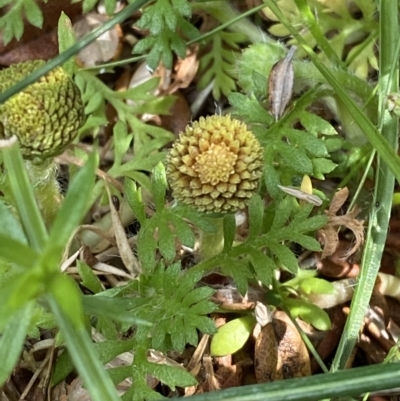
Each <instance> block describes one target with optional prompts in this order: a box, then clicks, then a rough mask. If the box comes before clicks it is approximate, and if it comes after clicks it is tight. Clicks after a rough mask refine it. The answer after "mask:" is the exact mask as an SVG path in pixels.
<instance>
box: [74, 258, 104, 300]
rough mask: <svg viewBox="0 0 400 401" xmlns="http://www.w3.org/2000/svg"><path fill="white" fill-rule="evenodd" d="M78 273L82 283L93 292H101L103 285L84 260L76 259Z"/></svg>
mask: <svg viewBox="0 0 400 401" xmlns="http://www.w3.org/2000/svg"><path fill="white" fill-rule="evenodd" d="M76 267H77V269H78V273H79V275H80V276H81V279H82V285H83V286H84V287H86V288H87V289H89V290H90V291H92V292H93V293H97V292H102V291H103V287H102V285H101V281H100V280H99V279H98V277H97V276H96V275H95V274H94V273H93V270H92V269H91V268H90V267H89V266H88V265H87V264H86V263H84V262H82V261H80V260H78V261H77V263H76Z"/></svg>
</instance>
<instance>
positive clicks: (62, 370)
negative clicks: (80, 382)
mask: <svg viewBox="0 0 400 401" xmlns="http://www.w3.org/2000/svg"><path fill="white" fill-rule="evenodd" d="M133 344H134V340H127V341H121V340H118V341H103V342H100V343H94V344H93V348H94V351H95V352H96V355H97V356H98V358H99V359H100V361H101V362H102V363H107V362H110V361H111V360H112V359H114V358H115V357H116V356H118V355H119V354H122V353H123V352H128V351H130V350H131V349H132V346H133ZM73 369H74V365H73V363H72V360H71V357H70V355H69V353H68V352H67V351H66V352H63V353H62V354H61V355H60V356H59V357H58V358H57V361H56V366H55V368H54V372H53V375H52V377H51V383H52V385H53V386H55V385H56V384H58V383H59V382H60V381H61V380H64V379H65V378H66V377H67V376H68V375H69V374H70V373H71V372H72V371H73Z"/></svg>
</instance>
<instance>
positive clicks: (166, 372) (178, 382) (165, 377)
mask: <svg viewBox="0 0 400 401" xmlns="http://www.w3.org/2000/svg"><path fill="white" fill-rule="evenodd" d="M146 367H147V370H148V372H149V373H150V374H151V375H152V376H154V377H155V378H157V379H158V380H160V381H161V382H162V383H164V384H166V385H167V386H169V387H171V389H172V390H175V387H176V386H179V387H188V386H195V385H196V384H197V380H196V379H195V378H194V377H193V376H192V375H191V374H190V373H189V372H186V370H185V369H184V368H179V367H175V366H168V365H159V364H155V363H149V364H148V365H147V366H146Z"/></svg>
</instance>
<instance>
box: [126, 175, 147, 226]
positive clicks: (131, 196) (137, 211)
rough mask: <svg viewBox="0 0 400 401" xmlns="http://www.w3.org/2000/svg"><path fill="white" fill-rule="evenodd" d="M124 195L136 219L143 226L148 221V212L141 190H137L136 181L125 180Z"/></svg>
mask: <svg viewBox="0 0 400 401" xmlns="http://www.w3.org/2000/svg"><path fill="white" fill-rule="evenodd" d="M124 194H125V197H126V200H127V202H128V204H129V206H130V208H131V209H132V211H133V213H134V215H135V217H136V218H137V219H138V221H139V223H140V224H142V225H143V224H144V223H145V221H146V212H145V206H144V203H143V199H142V190H141V188H137V186H136V183H135V181H133V180H131V179H129V178H125V180H124Z"/></svg>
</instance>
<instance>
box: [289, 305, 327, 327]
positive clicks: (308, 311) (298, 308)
mask: <svg viewBox="0 0 400 401" xmlns="http://www.w3.org/2000/svg"><path fill="white" fill-rule="evenodd" d="M285 303H286V306H287V307H288V308H289V310H290V314H291V315H292V317H293V318H294V319H296V318H297V317H300V318H301V319H303V320H304V321H305V322H307V323H309V324H311V325H313V326H314V327H315V328H316V329H318V330H329V329H330V328H331V321H330V319H329V316H328V314H327V313H326V312H325V311H324V310H323V309H321V308H319V307H318V306H316V305H313V304H311V303H309V302H306V301H302V300H300V299H289V298H288V299H287V300H286V301H285Z"/></svg>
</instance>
